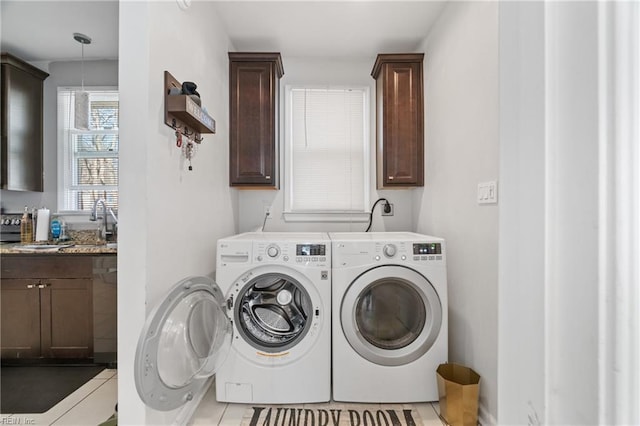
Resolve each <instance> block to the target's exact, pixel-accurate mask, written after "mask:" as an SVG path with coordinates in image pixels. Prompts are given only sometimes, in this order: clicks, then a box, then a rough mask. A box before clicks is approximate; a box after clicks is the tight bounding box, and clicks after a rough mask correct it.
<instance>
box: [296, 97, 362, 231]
mask: <svg viewBox="0 0 640 426" xmlns="http://www.w3.org/2000/svg"><path fill="white" fill-rule="evenodd" d="M286 94H287V99H286V107H287V115H286V119H285V123H286V132H285V133H286V148H285V178H286V180H285V187H286V192H285V206H286V207H285V209H286V212H285V217H286V218H287V220H295V215H292V214H289V215H288V216H287V215H286V213H302V214H311V213H315V214H317V213H332V214H334V215H336V214H343V215H344V214H346V215H353V214H357V213H360V214H362V213H364V212H365V211H366V209H367V208H368V204H369V191H368V182H369V149H368V145H369V144H368V142H369V88H368V87H364V88H363V87H360V88H332V87H329V88H327V87H324V88H317V87H293V86H288V87H287V88H286ZM350 217H352V216H350Z"/></svg>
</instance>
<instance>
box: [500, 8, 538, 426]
mask: <svg viewBox="0 0 640 426" xmlns="http://www.w3.org/2000/svg"><path fill="white" fill-rule="evenodd" d="M544 44H545V15H544V4H543V3H542V2H508V3H501V4H500V152H499V157H500V207H499V210H500V222H499V223H500V237H499V238H500V239H499V246H500V248H499V259H500V262H499V282H500V284H499V301H498V311H499V327H498V329H499V333H498V342H499V344H498V401H499V405H498V420H499V422H500V423H501V424H533V425H535V424H541V423H544V421H545V418H546V407H545V396H544V392H545V385H546V381H545V285H544V283H545V279H546V276H545V250H544V247H545V208H546V199H545V180H544V176H545V170H546V163H545V161H546V153H545V142H544V141H545V45H544Z"/></svg>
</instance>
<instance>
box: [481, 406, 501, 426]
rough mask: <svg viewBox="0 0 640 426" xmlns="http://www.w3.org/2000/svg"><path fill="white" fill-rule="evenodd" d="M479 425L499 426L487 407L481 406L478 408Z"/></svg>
mask: <svg viewBox="0 0 640 426" xmlns="http://www.w3.org/2000/svg"><path fill="white" fill-rule="evenodd" d="M478 423H479V424H480V425H482V426H489V425H492V426H493V425H497V424H498V421H497V420H496V418H495V417H493V416H492V415H491V413H490V412H489V410H487V407H485V406H484V405H482V404H480V405H479V406H478Z"/></svg>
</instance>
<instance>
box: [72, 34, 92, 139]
mask: <svg viewBox="0 0 640 426" xmlns="http://www.w3.org/2000/svg"><path fill="white" fill-rule="evenodd" d="M73 38H74V40H76V41H77V42H78V43H80V44H81V45H82V86H81V90H80V91H79V92H76V93H75V120H74V127H75V128H76V129H78V130H89V92H85V91H84V45H85V44H91V37H89V36H86V35H84V34H80V33H73Z"/></svg>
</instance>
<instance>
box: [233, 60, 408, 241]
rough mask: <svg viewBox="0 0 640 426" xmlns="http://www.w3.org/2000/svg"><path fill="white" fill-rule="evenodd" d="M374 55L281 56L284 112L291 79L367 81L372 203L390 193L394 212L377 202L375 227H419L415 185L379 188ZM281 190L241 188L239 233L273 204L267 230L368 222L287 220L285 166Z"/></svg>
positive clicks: (356, 226)
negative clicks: (386, 213) (416, 224)
mask: <svg viewBox="0 0 640 426" xmlns="http://www.w3.org/2000/svg"><path fill="white" fill-rule="evenodd" d="M375 59H376V58H375V57H371V58H364V59H361V58H355V59H351V60H348V59H344V58H340V59H332V58H324V59H317V58H291V57H286V56H283V57H282V62H283V66H284V76H283V77H282V80H281V91H280V92H281V93H280V99H281V111H283V112H284V111H285V109H286V105H285V103H284V100H285V95H284V93H285V87H286V85H287V84H291V85H295V84H311V85H323V84H326V85H337V86H339V85H345V86H346V85H357V86H368V87H369V89H370V92H369V93H370V102H371V107H370V120H371V126H370V132H369V134H370V138H371V140H370V150H371V151H370V170H371V172H370V175H371V176H370V179H369V191H370V196H369V198H370V204H371V205H372V204H373V203H374V202H375V200H377V199H378V198H380V197H384V198H387V199H388V200H389V202H390V203H393V204H394V215H393V216H385V217H384V218H383V217H382V216H381V214H380V212H381V210H380V207H381V203H379V204H378V206H377V207H376V210H375V212H374V215H373V225H372V227H371V230H372V231H412V230H413V229H414V223H413V217H412V208H413V207H412V205H413V198H412V192H413V191H412V190H393V191H389V190H386V191H379V190H377V189H376V182H375V170H376V169H375V164H376V160H375V147H376V139H375V134H376V133H375V119H376V118H375V80H374V79H373V78H372V77H371V69H372V68H373V63H374V62H375ZM280 123H281V126H280V129H281V131H280V164H281V165H284V149H283V148H284V141H285V134H284V132H285V125H284V114H281V117H280ZM280 182H281V185H280V190H278V191H276V190H241V191H239V195H238V197H239V206H240V208H239V230H240V232H244V231H249V230H253V229H255V228H257V227H260V226H261V225H262V224H263V222H264V207H265V206H269V207H270V216H269V218H268V219H267V222H266V224H265V227H264V229H265V230H266V231H325V232H329V231H332V232H333V231H335V232H338V231H344V232H348V231H364V230H365V229H366V228H367V222H354V223H350V222H345V223H336V222H285V220H284V218H283V217H282V212H283V210H284V192H285V190H286V185H287V182H286V181H285V179H284V170H283V168H282V167H281V170H280Z"/></svg>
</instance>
